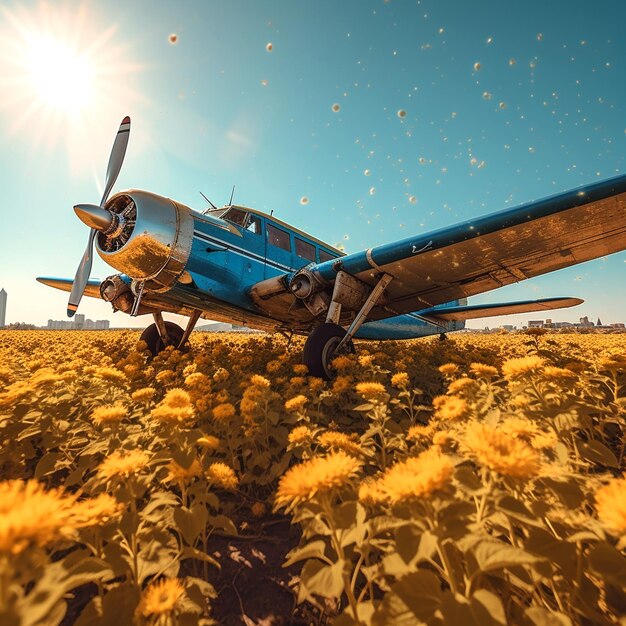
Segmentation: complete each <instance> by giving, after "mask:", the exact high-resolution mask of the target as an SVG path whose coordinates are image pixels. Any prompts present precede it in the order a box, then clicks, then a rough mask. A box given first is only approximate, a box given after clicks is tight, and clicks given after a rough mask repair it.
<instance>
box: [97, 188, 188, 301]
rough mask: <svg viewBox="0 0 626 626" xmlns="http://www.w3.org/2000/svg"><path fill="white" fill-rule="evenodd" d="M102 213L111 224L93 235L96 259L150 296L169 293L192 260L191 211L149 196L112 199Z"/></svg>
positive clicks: (120, 195)
mask: <svg viewBox="0 0 626 626" xmlns="http://www.w3.org/2000/svg"><path fill="white" fill-rule="evenodd" d="M105 208H106V209H107V210H108V211H109V212H110V213H111V214H112V215H113V221H112V223H111V225H110V227H109V228H107V229H106V230H105V231H100V232H98V235H97V237H96V249H97V251H98V254H99V255H100V258H101V259H102V260H103V261H105V262H106V263H108V264H109V265H111V266H112V267H114V268H115V269H117V270H118V271H120V272H122V273H123V274H126V275H127V276H129V277H130V278H132V279H133V280H134V281H137V282H142V283H144V285H143V288H144V289H145V290H148V291H152V292H163V291H168V290H169V289H171V288H172V287H173V285H174V284H175V283H176V281H177V280H178V279H179V278H180V276H181V274H182V273H183V271H184V269H185V265H186V264H187V261H188V260H189V255H190V254H191V245H192V242H193V229H194V220H193V216H192V212H191V209H190V208H189V207H187V206H185V205H184V204H180V203H178V202H174V201H173V200H171V199H169V198H164V197H163V196H159V195H157V194H154V193H150V192H148V191H141V190H138V189H130V190H128V191H123V192H120V193H117V194H115V195H114V196H112V197H111V198H109V200H108V201H107V203H106V205H105Z"/></svg>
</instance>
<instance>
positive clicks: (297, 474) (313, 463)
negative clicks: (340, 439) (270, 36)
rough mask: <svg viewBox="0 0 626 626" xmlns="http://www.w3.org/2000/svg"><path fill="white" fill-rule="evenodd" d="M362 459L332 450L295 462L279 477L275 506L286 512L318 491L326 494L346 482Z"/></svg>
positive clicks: (350, 478)
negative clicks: (326, 454) (284, 508)
mask: <svg viewBox="0 0 626 626" xmlns="http://www.w3.org/2000/svg"><path fill="white" fill-rule="evenodd" d="M360 468H361V462H360V461H358V460H357V459H355V458H354V457H353V456H350V455H348V454H346V453H345V452H343V451H340V452H331V453H330V454H329V455H328V456H325V457H315V458H313V459H311V460H309V461H305V462H304V463H300V465H294V466H293V467H292V468H290V469H289V470H287V472H286V473H285V474H284V475H283V476H282V478H281V479H280V482H279V484H278V489H277V490H276V506H277V507H278V508H281V507H286V509H287V510H288V511H289V510H291V509H292V508H293V507H294V506H296V505H297V504H298V503H300V502H303V501H306V500H310V499H312V498H314V497H315V496H316V495H317V494H322V493H328V492H330V491H332V490H333V489H337V488H339V487H343V486H345V485H346V484H347V483H349V482H350V481H351V480H352V479H353V478H354V477H355V475H356V473H357V472H358V471H359V469H360Z"/></svg>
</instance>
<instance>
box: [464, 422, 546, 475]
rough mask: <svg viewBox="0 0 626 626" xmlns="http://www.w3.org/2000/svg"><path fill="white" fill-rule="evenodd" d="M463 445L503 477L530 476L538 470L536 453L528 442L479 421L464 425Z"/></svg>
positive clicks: (538, 460) (538, 458)
mask: <svg viewBox="0 0 626 626" xmlns="http://www.w3.org/2000/svg"><path fill="white" fill-rule="evenodd" d="M465 444H466V445H467V447H468V448H469V449H470V451H471V452H472V453H473V454H474V456H475V457H476V459H477V460H478V462H479V463H481V464H482V465H485V466H487V467H489V468H490V469H492V470H494V471H496V472H498V473H499V474H503V475H505V476H512V477H514V478H530V477H531V476H536V475H537V474H538V473H539V470H540V469H541V460H540V457H539V454H538V453H537V452H536V451H535V450H533V449H532V448H531V447H530V446H529V445H528V444H527V443H525V442H524V441H522V440H521V439H515V438H513V437H511V436H510V435H507V434H505V433H503V432H500V431H498V430H496V429H495V428H492V427H491V426H487V425H485V424H482V423H480V422H474V423H472V424H470V425H469V426H468V427H467V430H466V431H465Z"/></svg>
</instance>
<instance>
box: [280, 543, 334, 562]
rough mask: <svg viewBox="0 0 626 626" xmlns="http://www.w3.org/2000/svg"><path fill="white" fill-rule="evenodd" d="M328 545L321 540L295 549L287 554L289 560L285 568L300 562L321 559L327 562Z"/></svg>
mask: <svg viewBox="0 0 626 626" xmlns="http://www.w3.org/2000/svg"><path fill="white" fill-rule="evenodd" d="M325 550H326V544H325V543H324V541H322V540H321V539H317V540H316V541H312V542H311V543H307V544H306V545H305V546H302V547H301V548H294V549H293V550H290V551H289V552H288V553H287V559H286V561H285V562H284V563H283V567H289V566H290V565H293V564H294V563H297V562H298V561H304V560H305V559H320V560H322V561H324V562H326V560H327V557H326V555H325Z"/></svg>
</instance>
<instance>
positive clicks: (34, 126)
mask: <svg viewBox="0 0 626 626" xmlns="http://www.w3.org/2000/svg"><path fill="white" fill-rule="evenodd" d="M0 18H3V19H2V20H1V22H0V23H1V24H2V26H1V27H0V89H1V90H2V94H3V98H2V101H0V112H1V113H2V114H3V116H2V117H3V118H4V120H5V124H3V128H1V129H0V130H1V131H3V132H4V133H6V134H7V135H9V136H15V135H17V134H18V133H19V135H20V137H21V138H26V139H28V141H29V143H31V142H32V144H33V146H34V148H35V149H37V150H39V149H42V148H43V149H44V150H45V149H47V150H49V151H51V150H52V148H53V147H54V146H55V145H57V144H58V143H59V142H62V143H65V144H66V146H67V153H68V158H69V162H70V168H71V169H72V171H77V169H84V168H86V167H89V168H91V167H92V166H93V165H94V164H93V163H91V160H92V156H91V155H90V154H89V153H88V152H87V149H88V148H87V147H88V146H89V145H92V144H93V143H97V142H98V141H102V142H104V143H106V141H107V139H106V138H105V137H101V135H102V133H103V132H104V129H105V128H106V129H107V130H108V127H107V126H106V124H104V123H103V122H105V121H108V120H109V119H111V121H112V122H113V120H118V119H120V117H123V116H124V115H125V114H127V113H129V112H130V113H132V110H133V105H135V103H136V102H137V100H138V99H139V95H138V94H137V93H136V92H135V90H134V88H133V85H135V84H136V81H135V76H134V75H136V74H137V72H139V71H140V70H141V69H142V68H141V66H140V65H139V64H136V63H131V62H129V60H128V56H129V45H128V43H127V42H125V41H123V40H121V39H120V37H119V30H120V29H121V25H119V24H115V23H107V22H103V20H102V18H101V17H99V16H98V15H96V14H95V13H93V8H92V6H91V5H87V4H86V3H81V4H78V3H74V2H72V3H62V2H59V3H58V4H57V3H55V4H54V5H52V4H48V3H44V2H42V3H40V4H38V5H37V7H36V8H35V9H30V10H27V9H25V8H23V7H20V8H16V9H15V10H9V9H7V8H2V7H0ZM87 140H88V141H87Z"/></svg>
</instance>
